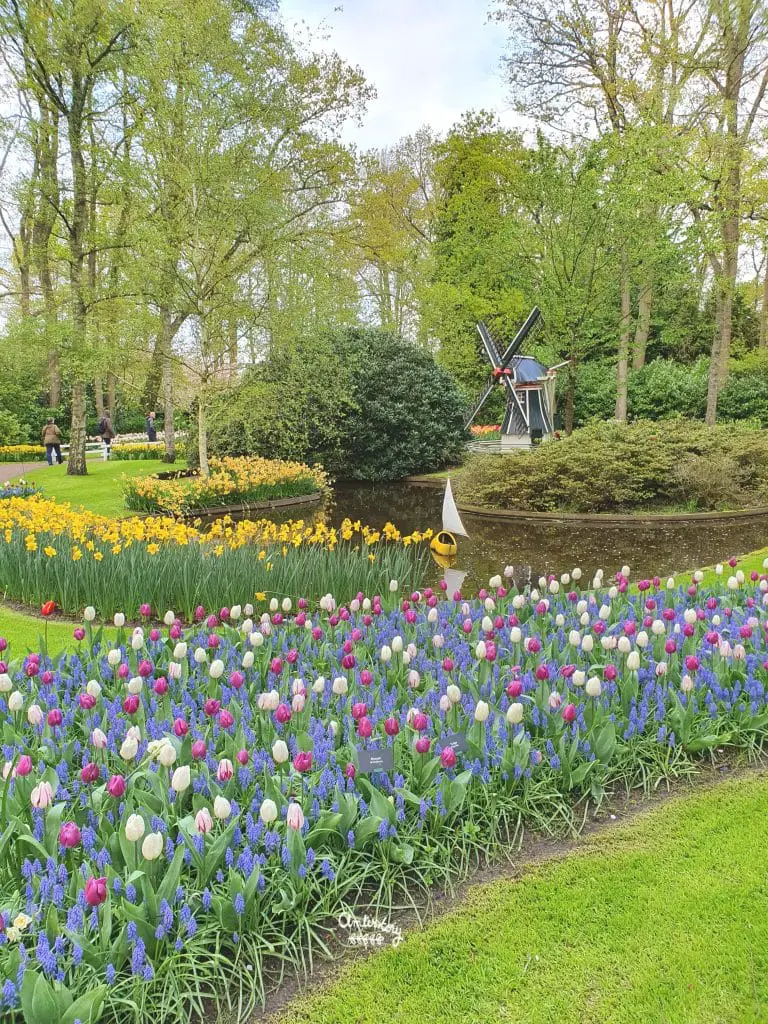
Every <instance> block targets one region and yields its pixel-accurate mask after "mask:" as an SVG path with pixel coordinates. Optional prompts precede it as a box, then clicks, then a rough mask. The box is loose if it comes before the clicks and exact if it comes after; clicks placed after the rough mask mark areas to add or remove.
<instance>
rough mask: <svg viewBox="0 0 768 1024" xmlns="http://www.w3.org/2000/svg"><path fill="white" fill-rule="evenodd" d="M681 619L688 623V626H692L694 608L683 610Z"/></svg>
mask: <svg viewBox="0 0 768 1024" xmlns="http://www.w3.org/2000/svg"><path fill="white" fill-rule="evenodd" d="M683 619H684V620H685V621H686V622H687V623H688V625H689V626H692V625H693V624H694V623H695V622H696V609H695V608H686V609H685V611H684V612H683Z"/></svg>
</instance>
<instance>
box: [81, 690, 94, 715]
mask: <svg viewBox="0 0 768 1024" xmlns="http://www.w3.org/2000/svg"><path fill="white" fill-rule="evenodd" d="M78 700H79V703H80V707H81V708H82V709H83V710H84V711H90V710H91V709H92V708H95V707H96V698H95V697H94V696H93V694H92V693H81V694H80V696H79V698H78Z"/></svg>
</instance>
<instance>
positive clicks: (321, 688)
mask: <svg viewBox="0 0 768 1024" xmlns="http://www.w3.org/2000/svg"><path fill="white" fill-rule="evenodd" d="M312 692H313V693H325V677H324V676H318V677H317V679H316V680H315V681H314V683H312Z"/></svg>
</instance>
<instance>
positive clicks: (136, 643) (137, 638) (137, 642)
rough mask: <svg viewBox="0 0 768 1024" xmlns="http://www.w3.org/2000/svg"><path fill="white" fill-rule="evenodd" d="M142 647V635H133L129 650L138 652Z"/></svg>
mask: <svg viewBox="0 0 768 1024" xmlns="http://www.w3.org/2000/svg"><path fill="white" fill-rule="evenodd" d="M143 646H144V634H143V633H134V634H133V636H132V637H131V648H132V649H133V650H134V651H140V650H141V648H142V647H143Z"/></svg>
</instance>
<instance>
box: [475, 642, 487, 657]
mask: <svg viewBox="0 0 768 1024" xmlns="http://www.w3.org/2000/svg"><path fill="white" fill-rule="evenodd" d="M485 654H486V650H485V640H478V642H477V646H476V647H475V657H476V658H477V660H478V661H484V660H485Z"/></svg>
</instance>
